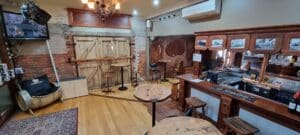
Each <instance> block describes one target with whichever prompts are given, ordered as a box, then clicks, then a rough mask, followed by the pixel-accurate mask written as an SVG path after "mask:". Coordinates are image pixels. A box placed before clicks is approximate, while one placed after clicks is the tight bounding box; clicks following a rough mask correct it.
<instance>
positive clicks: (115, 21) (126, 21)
mask: <svg viewBox="0 0 300 135" xmlns="http://www.w3.org/2000/svg"><path fill="white" fill-rule="evenodd" d="M67 12H68V19H69V25H71V26H79V27H98V28H119V29H131V21H130V18H131V15H128V14H114V15H112V16H111V17H109V18H108V19H106V20H105V21H102V20H101V19H100V18H99V17H98V15H97V14H96V13H95V12H94V11H93V10H86V9H75V8H67Z"/></svg>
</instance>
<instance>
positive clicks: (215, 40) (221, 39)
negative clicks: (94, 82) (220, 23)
mask: <svg viewBox="0 0 300 135" xmlns="http://www.w3.org/2000/svg"><path fill="white" fill-rule="evenodd" d="M226 39H227V37H226V35H216V36H210V37H209V49H210V50H222V49H225V45H226Z"/></svg>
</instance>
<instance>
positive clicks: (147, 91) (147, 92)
mask: <svg viewBox="0 0 300 135" xmlns="http://www.w3.org/2000/svg"><path fill="white" fill-rule="evenodd" d="M170 95H171V90H170V89H169V88H167V87H164V86H161V85H158V84H143V85H140V86H138V87H136V88H135V92H134V96H135V97H136V98H137V99H139V100H141V101H143V102H151V103H152V126H155V106H156V102H161V101H164V100H166V99H167V98H169V97H170Z"/></svg>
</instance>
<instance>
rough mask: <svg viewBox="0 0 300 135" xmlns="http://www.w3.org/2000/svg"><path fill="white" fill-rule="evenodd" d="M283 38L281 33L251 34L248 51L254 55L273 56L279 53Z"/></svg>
mask: <svg viewBox="0 0 300 135" xmlns="http://www.w3.org/2000/svg"><path fill="white" fill-rule="evenodd" d="M282 39H283V36H282V34H281V33H264V34H253V35H252V38H251V41H250V50H251V51H252V52H254V53H262V54H274V53H277V52H279V51H280V49H281V44H282Z"/></svg>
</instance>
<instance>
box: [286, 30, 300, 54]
mask: <svg viewBox="0 0 300 135" xmlns="http://www.w3.org/2000/svg"><path fill="white" fill-rule="evenodd" d="M282 52H283V53H284V54H288V55H294V56H300V32H292V33H287V34H285V36H284V42H283V46H282Z"/></svg>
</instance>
